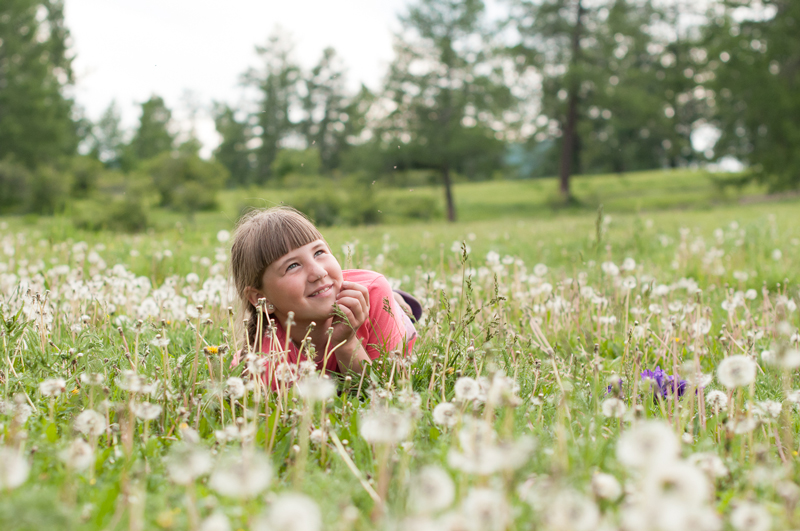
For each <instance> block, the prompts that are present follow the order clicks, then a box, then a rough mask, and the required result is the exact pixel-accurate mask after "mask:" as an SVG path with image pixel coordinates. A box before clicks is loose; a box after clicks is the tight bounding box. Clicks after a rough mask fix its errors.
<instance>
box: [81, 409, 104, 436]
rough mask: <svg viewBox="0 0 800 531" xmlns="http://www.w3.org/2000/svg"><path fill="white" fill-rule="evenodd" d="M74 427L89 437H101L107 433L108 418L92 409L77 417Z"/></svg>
mask: <svg viewBox="0 0 800 531" xmlns="http://www.w3.org/2000/svg"><path fill="white" fill-rule="evenodd" d="M73 427H74V428H75V430H76V431H79V432H81V433H82V434H84V435H86V436H89V437H99V436H100V435H102V434H103V433H104V432H105V431H106V418H105V417H104V416H103V415H101V414H100V413H98V412H97V411H94V410H92V409H87V410H85V411H82V412H81V413H80V415H78V416H77V417H75V422H74V423H73Z"/></svg>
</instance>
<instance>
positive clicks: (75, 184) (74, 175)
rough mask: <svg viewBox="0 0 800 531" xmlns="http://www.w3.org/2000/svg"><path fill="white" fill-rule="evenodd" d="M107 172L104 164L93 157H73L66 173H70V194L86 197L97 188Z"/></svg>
mask: <svg viewBox="0 0 800 531" xmlns="http://www.w3.org/2000/svg"><path fill="white" fill-rule="evenodd" d="M104 172H105V168H104V167H103V164H102V163H101V162H100V161H98V160H97V159H94V158H91V157H72V158H71V159H69V166H68V167H67V168H66V169H65V173H68V174H69V181H70V184H71V186H70V195H71V196H72V197H78V198H85V197H88V196H89V195H90V194H91V193H92V192H94V191H95V190H96V189H97V185H98V183H99V181H100V179H101V177H102V174H103V173H104Z"/></svg>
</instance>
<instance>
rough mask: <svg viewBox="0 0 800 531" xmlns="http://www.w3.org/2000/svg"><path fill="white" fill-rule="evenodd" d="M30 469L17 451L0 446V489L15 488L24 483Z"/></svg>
mask: <svg viewBox="0 0 800 531" xmlns="http://www.w3.org/2000/svg"><path fill="white" fill-rule="evenodd" d="M30 469H31V467H30V465H29V464H28V462H27V461H26V460H25V459H24V458H23V457H22V456H20V455H19V452H16V451H14V450H13V449H12V448H7V447H5V446H0V491H8V490H11V489H15V488H17V487H19V486H20V485H22V484H23V483H25V481H26V480H27V479H28V473H29V472H30Z"/></svg>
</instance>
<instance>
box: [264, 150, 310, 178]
mask: <svg viewBox="0 0 800 531" xmlns="http://www.w3.org/2000/svg"><path fill="white" fill-rule="evenodd" d="M321 166H322V159H321V158H320V155H319V150H318V149H316V148H310V149H302V150H301V149H282V150H280V151H279V152H278V155H277V156H276V157H275V160H274V161H273V162H272V167H271V168H270V170H271V172H272V175H273V177H274V178H275V179H278V181H279V182H282V181H284V180H285V179H286V178H287V177H288V176H290V175H296V176H314V175H319V172H320V168H321Z"/></svg>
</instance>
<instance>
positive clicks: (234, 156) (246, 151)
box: [214, 104, 253, 186]
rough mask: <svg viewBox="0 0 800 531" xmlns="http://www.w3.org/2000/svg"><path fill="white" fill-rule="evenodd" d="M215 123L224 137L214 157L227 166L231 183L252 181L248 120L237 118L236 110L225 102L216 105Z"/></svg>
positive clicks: (250, 136) (248, 182) (242, 184)
mask: <svg viewBox="0 0 800 531" xmlns="http://www.w3.org/2000/svg"><path fill="white" fill-rule="evenodd" d="M214 125H216V128H217V133H219V135H220V136H221V137H222V141H221V142H220V143H219V146H217V148H216V149H215V150H214V158H215V159H216V161H217V162H219V163H220V164H222V165H223V166H225V168H227V170H228V173H229V174H230V176H231V177H230V180H229V184H230V185H232V186H245V185H248V184H250V183H251V182H252V179H253V164H252V161H251V151H250V148H249V147H248V143H249V142H250V139H251V138H252V131H251V128H250V125H249V124H248V123H247V120H241V121H240V120H237V119H236V111H235V110H234V109H232V108H231V107H230V106H228V105H225V104H216V105H215V106H214Z"/></svg>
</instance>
